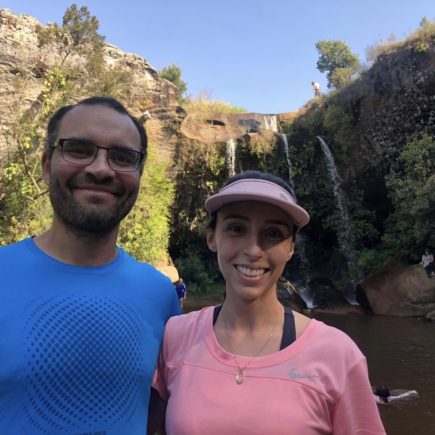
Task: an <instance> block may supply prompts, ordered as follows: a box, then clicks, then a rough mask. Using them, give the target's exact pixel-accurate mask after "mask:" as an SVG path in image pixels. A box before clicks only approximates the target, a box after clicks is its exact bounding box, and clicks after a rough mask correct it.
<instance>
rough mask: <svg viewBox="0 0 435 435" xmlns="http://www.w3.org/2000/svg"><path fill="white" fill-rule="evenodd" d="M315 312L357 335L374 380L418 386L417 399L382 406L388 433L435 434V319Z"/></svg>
mask: <svg viewBox="0 0 435 435" xmlns="http://www.w3.org/2000/svg"><path fill="white" fill-rule="evenodd" d="M314 317H316V318H317V319H318V320H322V321H324V322H325V323H327V324H329V325H332V326H335V327H337V328H339V329H341V330H343V331H345V332H346V333H347V334H348V335H349V336H350V337H352V338H353V340H354V341H355V342H356V343H357V344H358V346H359V347H360V349H361V350H362V351H363V353H364V354H365V355H366V357H367V362H368V366H369V373H370V379H371V382H372V385H378V384H385V385H387V386H388V387H390V388H393V389H394V388H403V389H407V390H417V391H418V393H419V396H420V397H419V399H418V400H413V401H409V402H403V403H400V404H397V402H396V403H394V404H390V405H385V406H380V407H379V408H380V412H381V417H382V421H383V422H384V425H385V429H386V431H387V434H388V435H434V434H435V324H433V323H430V322H425V321H423V320H418V319H415V318H401V317H383V316H370V317H369V316H360V315H330V314H329V315H325V314H322V315H320V314H318V315H315V316H314Z"/></svg>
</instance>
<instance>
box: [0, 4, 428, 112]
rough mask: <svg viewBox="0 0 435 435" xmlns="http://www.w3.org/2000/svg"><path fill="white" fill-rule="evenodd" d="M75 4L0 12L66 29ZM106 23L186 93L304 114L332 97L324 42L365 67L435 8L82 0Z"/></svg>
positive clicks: (110, 37) (115, 39)
mask: <svg viewBox="0 0 435 435" xmlns="http://www.w3.org/2000/svg"><path fill="white" fill-rule="evenodd" d="M72 3H74V1H73V0H2V1H1V2H0V8H8V9H10V10H12V12H14V13H17V14H27V15H31V16H33V17H35V18H37V19H38V20H39V21H40V22H41V23H42V24H47V23H49V22H56V23H58V24H61V23H62V17H63V14H64V13H65V10H66V9H67V8H68V7H69V6H70V5H71V4H72ZM75 3H76V4H77V5H78V6H82V5H86V6H87V7H88V9H89V11H90V13H91V15H95V16H96V17H97V18H98V20H99V21H100V29H99V32H100V34H102V35H104V36H105V38H106V42H108V43H110V44H113V45H115V46H117V47H119V48H120V49H122V50H124V51H127V52H131V53H135V54H137V55H139V56H142V57H144V58H145V59H146V60H147V61H148V62H149V63H150V64H151V65H152V66H153V67H154V68H156V69H157V70H161V69H162V68H163V67H165V66H168V65H170V64H176V65H178V66H179V67H180V68H181V71H182V79H183V80H184V81H185V82H186V83H187V86H188V90H187V94H188V95H191V96H192V97H194V98H197V97H198V96H199V95H200V94H201V93H205V95H206V96H208V98H209V99H213V100H218V101H225V102H227V103H230V104H232V105H234V106H238V107H242V108H244V109H245V110H246V111H248V112H258V113H264V114H268V113H270V114H276V113H283V112H290V111H294V110H297V109H298V108H300V107H301V106H303V105H304V104H305V103H306V102H307V101H308V100H309V99H310V98H312V97H313V90H312V88H311V82H312V81H317V82H318V83H320V85H321V91H322V92H327V91H328V89H327V86H326V78H325V74H324V73H320V72H319V71H318V70H317V68H316V62H317V60H318V58H319V53H318V52H317V50H316V47H315V44H316V42H318V41H320V40H336V39H338V40H342V41H344V42H346V43H347V45H348V46H349V48H350V50H351V51H352V52H353V53H355V54H357V55H358V56H359V58H360V60H361V61H362V62H365V61H366V49H367V48H368V47H369V46H373V45H377V44H379V43H380V42H386V41H388V39H389V38H391V37H392V36H394V37H395V38H396V39H403V38H405V37H407V36H408V35H409V34H411V33H412V32H414V31H415V30H416V29H417V28H418V27H419V24H420V21H421V19H422V18H423V17H427V18H429V19H430V20H434V19H435V1H434V0H364V1H362V0H311V1H307V0H297V1H295V0H267V1H266V0H251V1H247V0H219V1H213V2H212V1H209V0H123V1H122V0H99V1H97V0H83V1H80V0H76V1H75Z"/></svg>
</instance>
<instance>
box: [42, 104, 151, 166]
mask: <svg viewBox="0 0 435 435" xmlns="http://www.w3.org/2000/svg"><path fill="white" fill-rule="evenodd" d="M95 105H102V106H107V107H110V108H112V109H113V110H116V111H117V112H119V113H121V114H123V115H127V116H128V117H129V118H130V119H131V120H132V121H133V124H134V125H135V127H136V128H137V131H138V133H139V136H140V150H141V152H142V153H144V154H145V156H144V158H143V160H142V163H141V170H142V168H143V165H144V162H145V160H146V154H147V146H148V138H147V134H146V132H145V129H144V126H143V125H142V123H141V122H139V120H138V119H137V118H136V117H134V116H133V115H132V114H131V113H130V112H129V111H128V110H127V109H126V108H125V107H124V106H123V105H122V104H121V103H120V102H119V101H118V100H115V99H114V98H111V97H90V98H85V99H84V100H81V101H79V102H78V103H76V104H70V105H68V106H63V107H61V108H60V109H59V110H58V111H57V112H55V113H54V115H53V116H52V117H51V118H50V121H49V122H48V126H47V137H46V140H45V152H46V154H47V156H48V157H49V158H51V156H52V154H53V147H54V145H55V143H56V139H57V134H58V132H59V127H60V123H61V121H62V119H63V117H64V116H65V115H66V114H67V113H68V112H69V111H70V110H72V109H74V107H77V106H95Z"/></svg>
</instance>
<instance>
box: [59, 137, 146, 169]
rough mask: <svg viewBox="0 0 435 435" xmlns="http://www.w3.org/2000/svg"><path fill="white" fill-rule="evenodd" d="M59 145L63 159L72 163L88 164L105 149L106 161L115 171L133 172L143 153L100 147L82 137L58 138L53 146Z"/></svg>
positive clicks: (120, 148)
mask: <svg viewBox="0 0 435 435" xmlns="http://www.w3.org/2000/svg"><path fill="white" fill-rule="evenodd" d="M56 147H59V148H60V149H61V151H62V157H63V159H64V160H65V161H66V162H68V163H71V164H73V165H78V166H89V165H90V164H91V163H93V162H94V161H95V159H96V158H97V154H98V150H100V149H103V150H107V156H106V158H107V163H108V164H109V166H110V167H111V168H112V169H113V170H114V171H117V172H134V171H136V170H137V168H138V167H139V165H140V164H141V162H142V160H143V158H144V156H145V154H143V153H141V152H139V151H135V150H132V149H129V148H122V147H111V148H108V147H100V146H98V145H95V144H94V143H92V142H89V141H86V140H82V139H58V140H57V143H56V145H54V147H53V148H56Z"/></svg>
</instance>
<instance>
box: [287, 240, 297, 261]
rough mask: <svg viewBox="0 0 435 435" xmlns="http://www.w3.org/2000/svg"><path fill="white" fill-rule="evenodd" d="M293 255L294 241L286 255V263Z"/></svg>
mask: <svg viewBox="0 0 435 435" xmlns="http://www.w3.org/2000/svg"><path fill="white" fill-rule="evenodd" d="M294 253H295V242H294V240H292V243H291V246H290V251H289V253H288V255H287V261H290V260H291V259H292V257H293V254H294Z"/></svg>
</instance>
